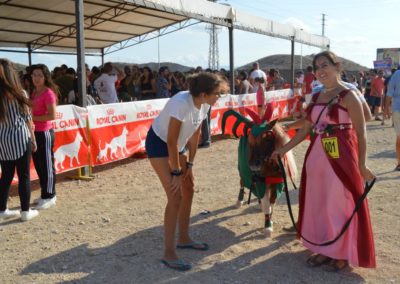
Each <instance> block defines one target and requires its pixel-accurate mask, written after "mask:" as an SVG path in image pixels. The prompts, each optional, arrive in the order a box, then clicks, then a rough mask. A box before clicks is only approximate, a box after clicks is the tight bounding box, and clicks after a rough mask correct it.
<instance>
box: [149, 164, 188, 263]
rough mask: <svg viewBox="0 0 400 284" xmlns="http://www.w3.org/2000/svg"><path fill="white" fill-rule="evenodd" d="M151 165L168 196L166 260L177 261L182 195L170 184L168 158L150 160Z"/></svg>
mask: <svg viewBox="0 0 400 284" xmlns="http://www.w3.org/2000/svg"><path fill="white" fill-rule="evenodd" d="M149 160H150V163H151V165H152V167H153V169H154V170H155V172H156V174H157V175H158V178H159V179H160V181H161V184H162V186H163V188H164V191H165V193H166V194H167V199H168V202H167V206H166V207H165V213H164V260H167V261H170V260H177V259H178V256H177V255H176V248H175V246H176V244H175V230H176V224H177V219H178V211H179V205H180V203H181V193H180V192H177V193H175V194H174V193H172V191H171V188H170V184H171V181H172V176H171V173H170V167H169V163H168V158H167V157H166V158H150V159H149Z"/></svg>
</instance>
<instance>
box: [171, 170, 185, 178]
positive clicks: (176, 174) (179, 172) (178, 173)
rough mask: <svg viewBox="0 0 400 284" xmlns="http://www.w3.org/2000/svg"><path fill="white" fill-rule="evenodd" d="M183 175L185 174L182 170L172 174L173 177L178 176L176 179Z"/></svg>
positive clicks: (174, 171)
mask: <svg viewBox="0 0 400 284" xmlns="http://www.w3.org/2000/svg"><path fill="white" fill-rule="evenodd" d="M182 174H183V171H182V169H179V170H173V171H172V172H171V176H176V177H179V176H181V175H182Z"/></svg>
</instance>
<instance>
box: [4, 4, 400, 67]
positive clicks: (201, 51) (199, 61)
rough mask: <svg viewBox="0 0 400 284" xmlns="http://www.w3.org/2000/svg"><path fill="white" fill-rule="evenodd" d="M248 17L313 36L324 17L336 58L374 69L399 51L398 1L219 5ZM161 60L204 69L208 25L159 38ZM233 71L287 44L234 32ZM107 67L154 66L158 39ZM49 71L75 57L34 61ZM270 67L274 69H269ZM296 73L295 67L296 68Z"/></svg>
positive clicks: (92, 60)
mask: <svg viewBox="0 0 400 284" xmlns="http://www.w3.org/2000/svg"><path fill="white" fill-rule="evenodd" d="M219 2H220V3H228V4H230V5H232V6H234V7H236V8H238V9H241V10H244V11H246V12H248V13H251V14H254V15H257V16H261V17H264V18H267V19H271V20H275V21H279V22H281V23H290V24H293V25H294V26H296V27H298V28H303V29H304V30H305V31H308V32H310V33H312V34H319V35H320V34H321V31H322V14H323V13H324V14H326V28H325V35H326V36H327V37H329V38H330V40H331V50H332V51H333V52H335V53H336V54H338V55H339V56H342V57H345V58H348V59H351V60H353V61H355V62H357V63H360V64H362V65H364V66H367V67H372V61H373V60H375V59H376V49H377V48H400V30H399V26H400V24H399V17H400V0H347V1H344V0H336V1H327V0H325V1H324V0H319V1H316V0H302V1H298V0H279V1H277V0H248V1H244V0H220V1H219ZM159 41H160V60H161V61H170V62H176V63H180V64H184V65H188V66H194V67H195V66H198V65H200V66H203V67H207V65H208V43H209V36H208V33H207V30H206V24H198V25H195V26H192V27H189V28H186V29H183V30H181V31H178V32H175V33H172V34H169V35H166V36H163V37H161V38H160V39H159ZM234 44H235V45H234V48H235V66H241V65H243V64H246V63H249V62H252V61H254V60H256V59H258V58H261V57H265V56H268V55H272V54H289V53H290V42H289V41H287V40H282V39H276V38H272V37H267V36H264V35H258V34H253V33H248V32H242V31H235V32H234ZM228 47H229V46H228V30H227V29H226V28H221V30H220V31H219V51H220V52H219V57H220V67H227V66H228V65H229V51H228ZM295 49H296V50H295V53H296V54H298V55H300V54H301V53H302V54H303V55H308V54H311V53H316V52H318V51H319V49H317V48H315V47H309V46H307V45H300V44H296V46H295ZM0 57H7V58H9V59H11V60H13V61H15V62H19V63H23V64H27V63H28V59H27V55H24V54H17V53H4V52H0ZM105 60H106V61H119V62H129V63H146V62H157V61H158V42H157V39H155V40H151V41H148V42H145V43H142V44H141V45H137V46H133V47H131V48H128V49H125V50H121V51H119V52H116V53H113V54H110V55H108V56H106V57H105ZM39 62H40V63H45V64H47V65H48V66H49V67H50V68H53V67H55V66H57V65H60V64H63V63H65V64H67V65H69V66H73V67H75V66H76V59H75V57H74V56H60V55H44V54H40V55H34V56H33V63H39ZM86 62H87V63H88V64H89V65H90V66H93V65H99V64H100V63H101V61H100V57H92V56H90V57H87V60H86ZM271 67H272V66H271ZM297 68H298V67H297Z"/></svg>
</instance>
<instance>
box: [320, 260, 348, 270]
mask: <svg viewBox="0 0 400 284" xmlns="http://www.w3.org/2000/svg"><path fill="white" fill-rule="evenodd" d="M347 268H350V266H349V263H348V261H347V260H344V259H332V261H331V262H330V263H328V264H327V265H326V266H324V270H325V271H328V272H339V271H343V270H345V269H347Z"/></svg>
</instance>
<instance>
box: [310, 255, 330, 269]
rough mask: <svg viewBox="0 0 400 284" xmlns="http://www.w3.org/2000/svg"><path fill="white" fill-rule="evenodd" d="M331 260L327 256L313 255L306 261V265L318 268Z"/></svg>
mask: <svg viewBox="0 0 400 284" xmlns="http://www.w3.org/2000/svg"><path fill="white" fill-rule="evenodd" d="M331 260H332V259H331V258H330V257H328V256H325V255H322V254H314V255H312V256H310V257H309V258H308V259H307V265H308V266H309V267H318V266H321V265H323V264H327V263H328V262H330V261H331Z"/></svg>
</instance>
